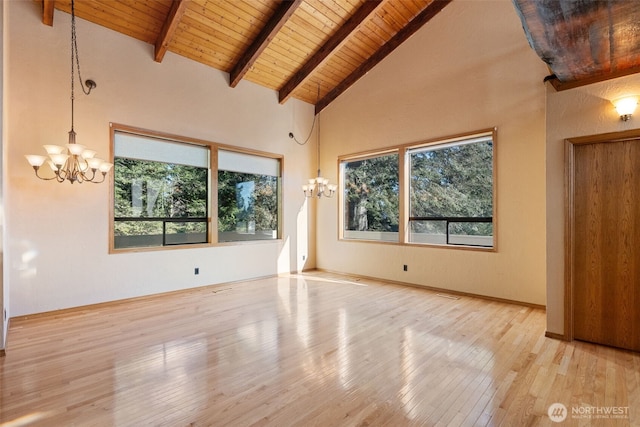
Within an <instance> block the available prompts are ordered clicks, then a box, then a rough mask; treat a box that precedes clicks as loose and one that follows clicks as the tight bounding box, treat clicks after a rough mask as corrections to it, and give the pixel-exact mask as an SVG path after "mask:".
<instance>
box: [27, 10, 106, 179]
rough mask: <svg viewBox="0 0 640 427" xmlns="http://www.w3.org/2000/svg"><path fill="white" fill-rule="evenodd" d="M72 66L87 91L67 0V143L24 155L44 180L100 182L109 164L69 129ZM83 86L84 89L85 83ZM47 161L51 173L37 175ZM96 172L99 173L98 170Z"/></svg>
mask: <svg viewBox="0 0 640 427" xmlns="http://www.w3.org/2000/svg"><path fill="white" fill-rule="evenodd" d="M74 67H77V69H78V79H79V80H80V85H81V86H82V91H83V92H84V93H85V94H86V95H89V93H90V92H91V89H94V88H95V87H96V83H95V82H94V81H93V80H87V81H86V82H85V83H84V84H83V83H82V77H81V75H80V60H79V59H78V44H77V41H76V15H75V9H74V4H73V0H72V1H71V130H70V131H69V143H68V144H67V145H66V147H63V146H59V145H44V149H45V150H46V152H47V155H48V156H40V155H37V154H27V155H26V156H25V157H26V158H27V161H28V162H29V164H30V165H31V166H32V167H33V170H34V171H35V173H36V176H37V177H38V178H40V179H43V180H45V181H50V180H54V179H55V180H56V181H57V182H65V181H69V182H70V183H71V184H73V183H74V182H77V183H79V184H81V183H83V182H85V181H86V182H93V183H96V184H98V183H101V182H104V180H105V178H106V176H107V172H109V170H110V169H111V168H112V167H113V164H112V163H108V162H106V161H104V160H102V159H99V158H97V157H95V155H96V152H95V151H93V150H87V149H86V148H85V147H84V146H83V145H80V144H76V132H75V131H74V130H73V101H74ZM85 84H86V86H87V88H86V89H85V86H84V85H85ZM45 162H47V164H48V165H49V167H50V168H51V170H52V171H53V173H54V176H52V177H49V178H47V177H43V176H40V174H39V173H38V171H39V170H40V167H41V166H42V165H43V164H44V163H45ZM98 172H99V173H98Z"/></svg>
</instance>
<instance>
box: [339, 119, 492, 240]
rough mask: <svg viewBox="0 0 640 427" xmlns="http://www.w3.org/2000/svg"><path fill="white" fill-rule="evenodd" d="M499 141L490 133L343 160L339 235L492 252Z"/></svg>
mask: <svg viewBox="0 0 640 427" xmlns="http://www.w3.org/2000/svg"><path fill="white" fill-rule="evenodd" d="M494 139H495V137H494V131H493V130H490V131H486V132H479V133H475V134H472V135H468V136H462V137H457V138H449V139H443V140H440V141H434V142H429V143H422V144H420V145H418V144H412V145H405V146H400V147H398V148H396V149H393V151H390V150H387V151H386V152H381V153H379V154H369V155H367V156H361V157H358V156H350V157H347V158H345V159H342V160H341V162H340V167H341V178H342V179H341V184H342V189H341V190H342V200H341V204H340V207H341V215H342V224H343V225H342V230H341V237H342V238H344V239H355V240H374V241H387V242H400V243H412V244H430V245H457V246H465V247H485V248H493V247H494V230H493V227H494V222H493V216H494V215H493V212H494V142H495V141H494ZM401 171H404V172H402V173H401ZM403 174H406V178H405V177H403V176H402V175H403ZM402 201H404V202H403V203H401V202H402ZM400 206H405V207H406V208H403V209H406V213H405V211H403V210H402V209H400Z"/></svg>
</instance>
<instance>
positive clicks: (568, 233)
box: [563, 129, 640, 341]
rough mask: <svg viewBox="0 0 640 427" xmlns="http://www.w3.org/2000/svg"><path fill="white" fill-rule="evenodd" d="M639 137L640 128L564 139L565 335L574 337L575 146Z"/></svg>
mask: <svg viewBox="0 0 640 427" xmlns="http://www.w3.org/2000/svg"><path fill="white" fill-rule="evenodd" d="M630 139H640V129H631V130H626V131H621V132H609V133H602V134H598V135H589V136H581V137H576V138H567V139H565V179H564V188H565V197H564V206H565V207H564V218H565V224H564V228H565V229H564V336H563V339H565V340H567V341H573V277H574V274H573V262H572V259H573V250H574V245H575V242H574V238H575V232H574V229H573V225H574V215H573V209H574V205H573V203H574V190H575V188H574V186H575V182H574V179H575V150H574V148H575V146H576V145H586V144H599V143H603V142H619V141H628V140H630Z"/></svg>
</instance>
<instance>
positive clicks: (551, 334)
mask: <svg viewBox="0 0 640 427" xmlns="http://www.w3.org/2000/svg"><path fill="white" fill-rule="evenodd" d="M544 336H545V337H547V338H553V339H554V340H560V341H569V339H568V338H567V336H566V335H564V334H557V333H555V332H549V331H546V332H545V333H544Z"/></svg>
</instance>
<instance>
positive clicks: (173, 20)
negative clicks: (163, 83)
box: [45, 0, 190, 62]
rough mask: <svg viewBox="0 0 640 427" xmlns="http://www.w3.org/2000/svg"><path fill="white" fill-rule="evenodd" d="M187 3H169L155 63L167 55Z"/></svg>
mask: <svg viewBox="0 0 640 427" xmlns="http://www.w3.org/2000/svg"><path fill="white" fill-rule="evenodd" d="M45 1H46V0H45ZM189 1H190V0H174V1H173V2H172V3H171V9H170V10H169V14H168V15H167V19H166V20H165V21H164V25H163V26H162V30H161V31H160V34H158V38H157V39H156V46H155V55H154V59H155V60H156V62H162V59H163V58H164V54H165V53H167V49H169V43H170V42H171V39H172V38H173V35H174V34H175V32H176V29H177V28H178V24H179V23H180V20H181V19H182V16H183V15H184V12H185V10H186V9H187V4H188V3H189Z"/></svg>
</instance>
